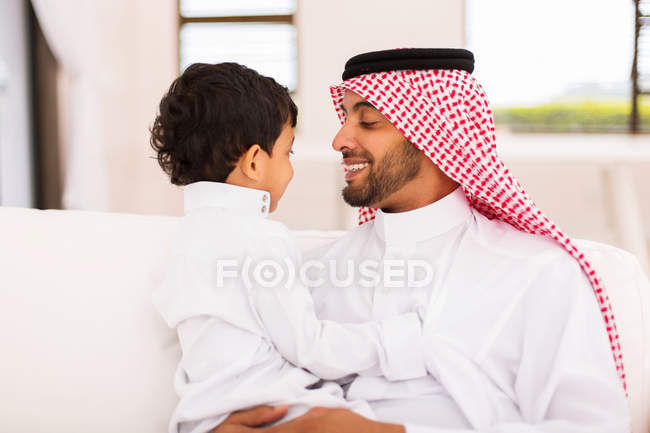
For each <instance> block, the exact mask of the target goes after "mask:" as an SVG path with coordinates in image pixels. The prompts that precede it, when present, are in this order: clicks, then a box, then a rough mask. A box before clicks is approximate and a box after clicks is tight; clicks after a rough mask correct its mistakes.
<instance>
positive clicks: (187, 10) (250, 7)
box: [181, 0, 296, 17]
mask: <svg viewBox="0 0 650 433" xmlns="http://www.w3.org/2000/svg"><path fill="white" fill-rule="evenodd" d="M295 11H296V0H237V1H223V0H221V1H215V0H181V15H183V16H186V17H208V16H213V17H227V16H240V15H290V14H293V13H294V12H295Z"/></svg>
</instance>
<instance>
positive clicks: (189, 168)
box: [150, 63, 298, 185]
mask: <svg viewBox="0 0 650 433" xmlns="http://www.w3.org/2000/svg"><path fill="white" fill-rule="evenodd" d="M297 117H298V110H297V108H296V105H295V104H294V102H293V101H292V100H291V97H290V96H289V92H288V91H287V88H286V87H284V86H281V85H280V84H278V83H277V82H276V81H275V80H274V79H273V78H269V77H265V76H262V75H260V74H258V73H257V72H255V71H254V70H252V69H250V68H247V67H246V66H243V65H239V64H237V63H219V64H216V65H210V64H205V63H195V64H193V65H191V66H189V67H188V68H187V69H186V70H185V72H183V74H182V75H181V76H180V77H178V78H177V79H176V80H174V82H173V83H172V85H171V87H170V88H169V91H168V92H167V94H165V96H164V97H163V98H162V100H161V101H160V107H159V114H158V115H157V116H156V120H155V121H154V124H153V126H152V127H151V130H150V131H151V138H150V143H151V147H153V149H154V150H155V151H156V152H157V159H158V163H159V164H160V166H161V167H162V169H163V170H164V171H165V173H167V174H168V175H169V177H170V180H171V182H172V183H173V184H175V185H187V184H189V183H192V182H198V181H201V180H209V181H214V182H224V181H225V180H226V178H227V177H228V175H229V174H230V172H231V171H232V169H233V168H234V166H235V164H236V162H237V161H238V160H239V158H240V157H241V156H242V155H243V154H244V153H245V152H246V151H247V150H248V149H249V148H250V147H251V146H252V145H253V144H259V145H260V147H261V148H262V149H264V151H265V152H267V153H268V154H269V155H271V153H272V151H273V143H274V142H275V140H277V138H278V137H279V136H280V133H281V132H282V129H283V128H284V126H285V125H286V124H287V123H290V124H291V126H293V127H295V126H296V120H297Z"/></svg>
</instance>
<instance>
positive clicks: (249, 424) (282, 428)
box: [211, 406, 405, 433]
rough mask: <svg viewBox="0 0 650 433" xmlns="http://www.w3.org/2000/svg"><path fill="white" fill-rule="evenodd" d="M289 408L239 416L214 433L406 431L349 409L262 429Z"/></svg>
mask: <svg viewBox="0 0 650 433" xmlns="http://www.w3.org/2000/svg"><path fill="white" fill-rule="evenodd" d="M287 410H288V406H276V407H272V406H260V407H256V408H255V409H250V410H246V411H240V412H235V413H233V414H232V415H230V416H229V417H228V418H227V419H226V420H225V421H224V422H223V423H222V424H221V425H220V426H219V427H217V428H216V429H214V430H212V432H211V433H404V432H405V430H404V427H403V426H401V425H397V424H387V423H382V422H377V421H372V420H369V419H368V418H364V417H362V416H361V415H359V414H357V413H355V412H352V411H350V410H347V409H330V408H326V407H314V408H312V409H310V410H309V411H307V413H305V414H304V415H302V416H299V417H298V418H296V419H294V420H292V421H289V422H286V423H283V424H278V425H274V426H272V427H261V426H263V425H265V424H268V423H271V422H274V421H277V420H279V419H281V418H282V417H283V416H285V415H286V413H287Z"/></svg>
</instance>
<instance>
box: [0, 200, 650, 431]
mask: <svg viewBox="0 0 650 433" xmlns="http://www.w3.org/2000/svg"><path fill="white" fill-rule="evenodd" d="M177 221H178V219H177V218H174V217H159V216H142V215H129V214H116V213H99V212H85V211H54V210H48V211H39V210H34V209H22V208H8V207H4V208H2V207H0V323H1V325H2V326H0V343H1V346H0V354H1V358H0V431H2V432H11V433H23V432H24V433H45V432H47V433H53V432H54V433H59V432H60V433H76V432H93V433H103V432H107V433H108V432H110V433H115V432H120V433H163V432H165V431H166V429H167V421H168V418H169V414H170V412H171V410H172V408H173V407H174V405H175V403H176V397H175V394H174V391H173V388H172V377H173V372H174V369H175V367H176V364H177V362H178V360H179V356H180V352H179V347H178V345H177V343H176V338H175V334H174V332H173V331H171V330H170V329H168V328H167V327H166V325H165V324H164V323H163V321H162V320H161V319H160V318H159V317H158V315H157V313H156V312H155V311H154V309H153V308H152V305H151V291H152V289H153V287H155V285H156V284H157V282H158V281H159V278H160V276H161V270H162V268H163V264H164V261H165V260H166V257H165V256H166V254H165V251H167V248H166V247H167V245H168V239H169V236H170V234H171V233H172V231H173V230H174V225H175V224H176V223H177ZM295 234H296V236H297V239H298V242H299V243H300V246H301V248H303V249H307V248H311V247H314V246H317V245H319V244H321V243H323V242H326V241H328V240H331V239H333V238H335V237H336V236H339V235H340V232H295ZM583 247H584V248H586V249H589V250H590V252H591V253H592V255H593V256H594V259H593V261H595V262H596V265H600V268H601V274H603V275H602V277H603V279H605V280H606V282H608V281H614V280H615V281H618V282H619V284H618V285H613V284H609V285H608V287H609V289H610V297H611V298H612V301H613V305H614V308H615V313H616V315H617V320H618V326H619V331H620V333H621V339H622V346H623V354H624V356H625V362H626V368H627V374H628V388H629V392H630V397H631V399H630V402H631V405H632V411H633V427H634V430H633V431H634V433H646V432H648V426H649V425H650V410H649V409H650V299H649V298H650V290H649V289H648V287H647V286H646V287H645V288H642V287H643V286H642V285H641V284H640V283H639V281H635V280H634V278H633V277H634V276H635V275H638V274H635V272H638V269H637V268H636V264H635V261H634V260H630V258H629V256H628V255H627V254H626V253H624V252H622V251H621V250H617V249H614V248H612V247H607V246H603V245H601V244H595V243H590V242H583Z"/></svg>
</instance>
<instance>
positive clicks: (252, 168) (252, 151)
mask: <svg viewBox="0 0 650 433" xmlns="http://www.w3.org/2000/svg"><path fill="white" fill-rule="evenodd" d="M264 156H265V152H264V150H262V148H261V147H260V146H259V144H254V145H252V146H251V147H250V148H249V149H248V150H247V151H246V153H245V154H243V155H242V157H241V158H240V159H239V163H238V164H237V165H238V166H239V169H240V170H241V171H242V173H243V174H244V175H245V176H246V177H247V178H249V179H251V180H255V181H257V180H260V177H261V172H262V170H261V168H262V166H263V165H264Z"/></svg>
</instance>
